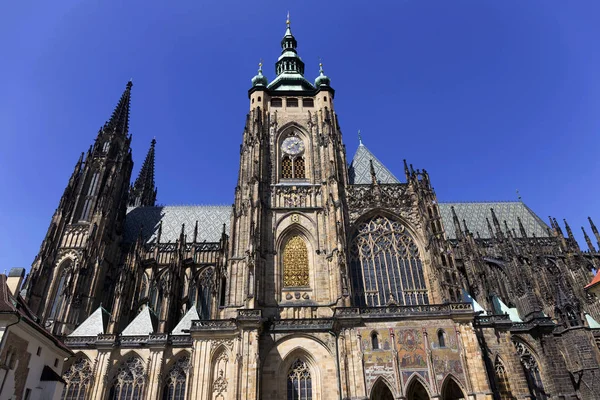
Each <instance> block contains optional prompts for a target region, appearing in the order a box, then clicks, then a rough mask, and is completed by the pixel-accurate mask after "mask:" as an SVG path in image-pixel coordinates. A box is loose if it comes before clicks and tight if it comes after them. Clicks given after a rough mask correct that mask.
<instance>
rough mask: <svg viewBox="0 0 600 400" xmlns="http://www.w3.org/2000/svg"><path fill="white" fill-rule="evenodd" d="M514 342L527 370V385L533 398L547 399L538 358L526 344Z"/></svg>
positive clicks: (524, 368)
mask: <svg viewBox="0 0 600 400" xmlns="http://www.w3.org/2000/svg"><path fill="white" fill-rule="evenodd" d="M513 344H514V345H515V349H516V350H517V354H518V355H519V358H520V360H521V365H522V366H523V370H524V371H525V377H526V378H527V386H529V392H530V394H531V395H532V396H533V397H532V398H533V399H541V400H546V399H547V398H548V397H547V396H546V391H545V389H544V383H543V382H542V375H541V374H540V368H539V365H538V362H537V359H536V358H535V356H534V355H533V354H532V353H531V351H530V350H529V348H528V347H527V346H525V344H523V343H521V342H519V341H513Z"/></svg>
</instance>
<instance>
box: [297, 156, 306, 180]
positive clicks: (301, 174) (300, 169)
mask: <svg viewBox="0 0 600 400" xmlns="http://www.w3.org/2000/svg"><path fill="white" fill-rule="evenodd" d="M294 178H297V179H304V178H305V169H304V158H303V157H296V158H295V159H294Z"/></svg>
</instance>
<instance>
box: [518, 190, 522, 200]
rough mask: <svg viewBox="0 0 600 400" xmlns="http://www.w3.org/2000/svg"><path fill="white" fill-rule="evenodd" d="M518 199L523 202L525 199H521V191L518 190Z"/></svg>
mask: <svg viewBox="0 0 600 400" xmlns="http://www.w3.org/2000/svg"><path fill="white" fill-rule="evenodd" d="M517 198H518V199H519V201H523V199H522V198H521V194H520V193H519V189H517Z"/></svg>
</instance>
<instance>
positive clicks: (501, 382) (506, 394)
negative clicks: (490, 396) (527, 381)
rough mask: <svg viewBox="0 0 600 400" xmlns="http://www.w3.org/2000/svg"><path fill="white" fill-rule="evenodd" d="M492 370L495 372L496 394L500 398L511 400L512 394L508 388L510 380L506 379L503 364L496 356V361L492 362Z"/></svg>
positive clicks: (506, 375) (506, 374)
mask: <svg viewBox="0 0 600 400" xmlns="http://www.w3.org/2000/svg"><path fill="white" fill-rule="evenodd" d="M494 370H495V374H496V384H497V390H498V394H499V395H500V399H501V400H512V399H514V396H513V394H512V391H511V389H510V380H509V379H508V373H507V372H506V368H505V367H504V364H503V363H502V361H501V360H500V358H498V357H496V362H494Z"/></svg>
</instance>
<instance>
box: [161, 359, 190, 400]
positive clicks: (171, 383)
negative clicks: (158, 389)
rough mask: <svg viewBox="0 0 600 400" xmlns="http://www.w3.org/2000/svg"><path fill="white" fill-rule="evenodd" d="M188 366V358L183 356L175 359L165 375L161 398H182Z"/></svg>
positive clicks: (183, 396) (165, 399)
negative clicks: (165, 382)
mask: <svg viewBox="0 0 600 400" xmlns="http://www.w3.org/2000/svg"><path fill="white" fill-rule="evenodd" d="M189 366H190V358H189V357H187V356H185V357H182V358H180V359H179V360H177V362H176V363H175V365H174V366H173V368H171V371H170V372H169V374H168V375H167V378H166V381H167V384H166V385H165V388H164V390H163V400H184V399H185V384H186V381H187V371H188V369H189Z"/></svg>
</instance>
